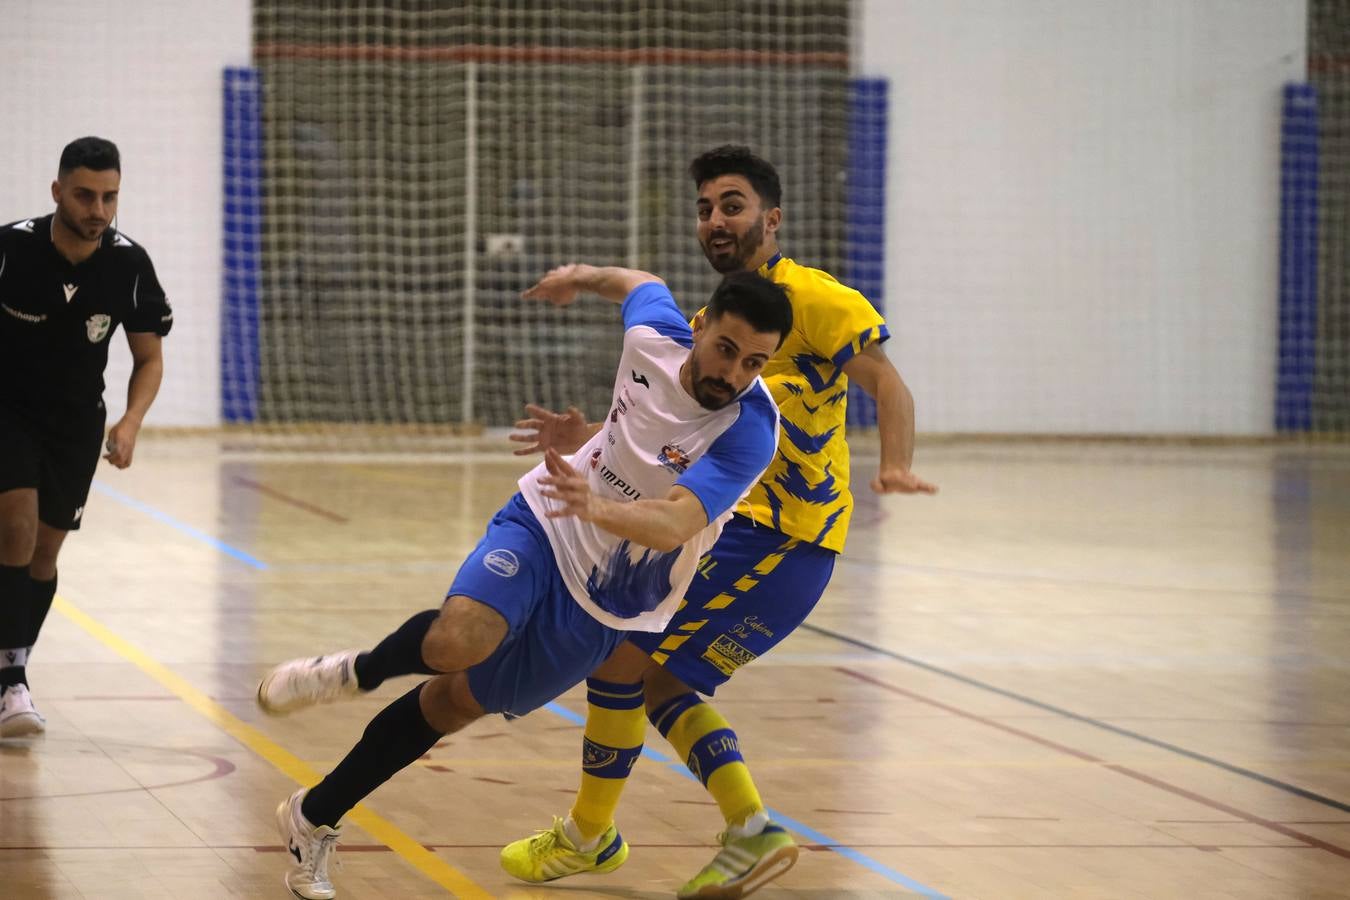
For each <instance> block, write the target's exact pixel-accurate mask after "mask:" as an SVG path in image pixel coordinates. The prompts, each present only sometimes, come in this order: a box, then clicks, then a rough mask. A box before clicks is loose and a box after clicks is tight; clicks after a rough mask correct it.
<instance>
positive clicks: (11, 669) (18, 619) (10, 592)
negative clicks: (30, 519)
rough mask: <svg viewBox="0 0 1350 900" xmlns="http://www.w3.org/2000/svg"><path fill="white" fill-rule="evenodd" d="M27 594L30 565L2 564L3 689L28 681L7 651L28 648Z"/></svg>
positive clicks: (0, 658)
mask: <svg viewBox="0 0 1350 900" xmlns="http://www.w3.org/2000/svg"><path fill="white" fill-rule="evenodd" d="M28 593H29V588H28V567H27V566H0V690H3V689H4V688H7V687H9V686H10V685H13V684H19V683H20V682H23V683H24V684H27V679H26V678H25V675H24V668H23V665H22V664H20V665H11V661H10V660H7V659H6V658H5V655H4V651H6V650H14V651H18V650H26V649H27V647H28V630H29V629H28V611H29V606H30V604H29V602H28ZM24 655H25V656H26V655H27V654H26V653H25V654H24Z"/></svg>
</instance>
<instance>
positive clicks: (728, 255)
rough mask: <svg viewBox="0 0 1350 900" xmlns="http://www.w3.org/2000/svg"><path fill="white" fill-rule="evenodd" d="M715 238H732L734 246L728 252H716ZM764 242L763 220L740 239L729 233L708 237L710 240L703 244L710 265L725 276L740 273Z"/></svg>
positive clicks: (756, 223)
mask: <svg viewBox="0 0 1350 900" xmlns="http://www.w3.org/2000/svg"><path fill="white" fill-rule="evenodd" d="M714 238H719V239H720V238H731V241H732V244H731V246H730V247H728V248H727V249H726V250H714V249H713V248H712V242H713V239H714ZM763 241H764V219H763V218H761V219H759V220H758V221H756V222H755V224H754V225H752V226H750V228H749V230H747V231H746V232H745V234H743V235H741V236H740V237H737V236H736V235H734V234H732V233H731V232H729V231H719V232H716V233H715V234H710V235H708V240H707V241H706V242H705V243H704V244H703V255H704V256H706V257H707V258H708V263H709V264H710V265H711V266H712V267H713V268H714V269H716V270H717V271H718V272H720V273H721V274H723V275H726V274H727V273H729V272H739V271H741V270H742V269H744V268H745V265H746V263H748V262H750V258H751V257H752V256H754V255H755V253H756V252H757V251H758V250H759V245H760V244H761V243H763Z"/></svg>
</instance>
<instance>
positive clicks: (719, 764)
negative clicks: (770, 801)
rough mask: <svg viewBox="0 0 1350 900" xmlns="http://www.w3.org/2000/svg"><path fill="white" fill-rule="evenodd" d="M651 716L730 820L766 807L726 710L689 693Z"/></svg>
mask: <svg viewBox="0 0 1350 900" xmlns="http://www.w3.org/2000/svg"><path fill="white" fill-rule="evenodd" d="M651 720H652V724H653V725H655V726H656V728H657V730H658V731H660V732H661V734H662V736H663V737H665V739H666V740H668V741H670V744H671V746H672V747H674V748H675V750H676V752H678V753H679V754H680V756H682V757H683V758H684V761H685V765H687V766H688V767H689V771H691V772H693V773H694V775H695V776H696V777H697V778H698V779H699V781H702V782H703V786H704V787H706V788H707V789H708V793H709V794H712V797H713V799H714V800H716V801H717V806H718V808H719V809H721V810H722V817H723V818H724V819H726V822H727V825H729V826H737V825H741V824H743V823H744V822H745V821H746V820H748V819H749V818H750V817H751V816H753V815H755V814H756V813H759V812H763V810H764V801H763V800H761V799H760V796H759V791H758V790H757V789H756V788H755V782H754V780H753V779H752V778H751V777H750V769H749V768H748V767H747V766H746V764H745V758H744V757H742V756H741V742H740V739H739V738H738V737H736V732H734V731H732V730H731V725H730V723H728V722H727V720H726V719H724V718H722V715H721V713H719V712H718V711H717V710H715V709H713V708H712V707H711V706H709V705H708V704H707V703H705V702H704V701H703V700H702V699H701V698H700V697H699V696H698V695H697V694H694V693H688V694H682V695H680V696H679V697H675V698H673V699H671V700H668V701H666V702H665V703H663V704H661V706H659V707H658V708H656V709H655V710H653V711H652V713H651Z"/></svg>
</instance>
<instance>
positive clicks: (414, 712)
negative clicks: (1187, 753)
mask: <svg viewBox="0 0 1350 900" xmlns="http://www.w3.org/2000/svg"><path fill="white" fill-rule="evenodd" d="M425 683H426V682H423V684H425ZM421 693H422V685H421V684H419V685H418V686H417V687H415V688H413V689H412V690H411V691H408V693H406V694H404V695H403V696H402V697H399V698H398V699H397V700H395V701H394V702H393V703H391V704H389V705H388V706H386V707H385V708H384V709H383V710H382V711H381V712H380V714H379V715H378V716H376V717H375V718H373V719H371V720H370V724H369V725H367V726H366V731H365V734H363V735H361V740H359V741H357V742H356V746H355V747H353V748H352V749H351V752H350V753H348V754H347V755H346V757H344V758H343V760H342V762H340V763H338V765H337V768H336V769H334V770H333V771H332V772H330V773H329V774H328V777H326V778H325V779H324V780H323V781H321V782H319V783H318V784H316V785H315V786H314V787H312V788H310V790H309V793H307V794H306V795H305V800H304V802H303V803H302V804H301V805H300V811H301V812H302V813H304V814H305V818H306V819H308V820H309V821H310V824H312V825H327V826H328V827H330V828H336V827H337V823H338V820H339V819H341V818H342V817H343V816H344V815H346V814H347V811H348V810H349V809H351V808H352V807H353V806H355V805H356V804H358V803H360V802H361V801H362V800H364V799H365V798H366V797H367V796H368V795H369V794H370V792H371V791H373V790H375V789H376V788H377V787H379V786H380V785H382V784H384V783H385V782H386V781H388V780H389V779H390V778H392V777H394V774H395V773H396V772H398V771H399V770H400V769H403V768H406V767H407V766H409V765H411V764H412V762H413V761H414V760H416V759H418V758H419V757H420V756H421V755H422V754H423V753H426V752H427V751H428V750H430V749H431V748H432V747H434V746H436V741H438V740H440V738H441V737H442V735H441V732H439V731H437V730H436V729H434V728H432V727H431V726H430V725H428V724H427V720H426V717H425V716H423V715H422V708H421V706H420V705H419V702H418V696H419V695H420V694H421Z"/></svg>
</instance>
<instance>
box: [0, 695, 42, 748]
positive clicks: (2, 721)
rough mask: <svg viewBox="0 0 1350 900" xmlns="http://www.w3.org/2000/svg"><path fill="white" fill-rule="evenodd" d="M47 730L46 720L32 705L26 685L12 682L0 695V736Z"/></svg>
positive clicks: (15, 735)
mask: <svg viewBox="0 0 1350 900" xmlns="http://www.w3.org/2000/svg"><path fill="white" fill-rule="evenodd" d="M46 730H47V720H46V719H44V718H42V714H41V713H39V712H38V711H37V707H36V706H34V705H33V695H32V694H30V693H28V685H26V684H12V685H10V686H9V687H7V688H5V693H4V695H3V696H0V737H22V736H23V735H26V734H41V733H42V732H44V731H46Z"/></svg>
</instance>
